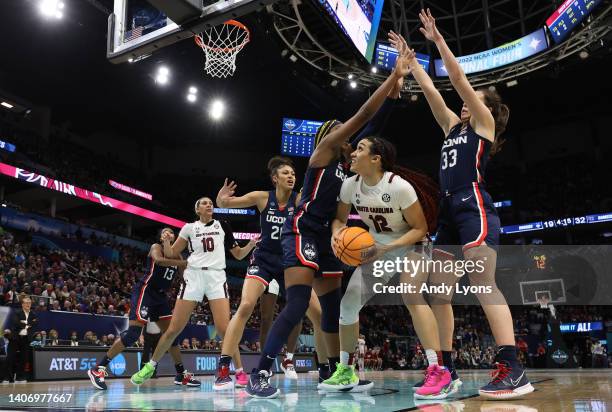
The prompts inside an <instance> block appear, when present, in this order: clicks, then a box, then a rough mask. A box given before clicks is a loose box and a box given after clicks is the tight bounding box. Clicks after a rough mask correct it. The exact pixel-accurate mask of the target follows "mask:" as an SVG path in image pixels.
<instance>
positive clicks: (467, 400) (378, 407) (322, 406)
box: [0, 369, 612, 412]
mask: <svg viewBox="0 0 612 412" xmlns="http://www.w3.org/2000/svg"><path fill="white" fill-rule="evenodd" d="M421 376H422V375H421V373H417V372H413V371H384V372H368V373H366V374H365V377H366V378H368V379H371V380H373V381H374V382H375V386H374V388H373V389H372V390H371V391H370V392H369V393H366V394H351V393H341V394H320V393H318V392H317V390H316V382H317V375H316V374H300V375H299V379H298V380H297V381H290V380H286V379H285V377H284V376H283V375H278V376H275V377H273V378H272V381H273V383H274V384H276V385H278V386H279V388H280V389H281V390H282V394H281V396H280V397H279V398H278V399H273V400H259V399H251V398H249V397H248V395H247V394H246V393H244V391H243V390H242V389H237V390H236V391H234V392H213V390H212V383H213V377H212V376H203V377H201V379H202V387H201V388H183V387H178V386H175V385H174V384H173V383H172V381H173V379H172V378H169V377H162V378H158V379H153V380H151V381H150V382H147V383H146V384H144V385H142V386H141V387H136V386H134V385H132V384H131V383H130V381H129V380H128V379H108V380H107V383H108V391H105V392H103V391H98V390H96V389H94V388H93V387H92V386H91V384H90V382H89V380H79V381H76V380H73V381H48V382H32V383H26V384H9V385H1V386H0V409H1V410H10V409H25V410H86V411H111V410H124V411H146V410H152V411H161V410H174V411H252V412H260V411H261V412H263V411H266V412H267V411H295V412H298V411H308V412H315V411H326V412H333V411H338V412H362V411H363V412H366V411H367V412H377V411H424V412H471V411H478V412H549V411H563V412H565V411H580V412H583V411H584V412H587V411H592V412H606V411H612V369H603V370H569V371H561V370H538V371H534V370H532V371H529V372H528V376H529V378H530V379H531V382H532V383H533V384H534V387H535V388H536V391H535V392H534V393H532V394H530V395H527V396H526V397H525V398H523V399H520V400H515V401H485V400H483V399H482V398H480V397H478V395H477V391H478V387H479V386H481V385H482V384H484V383H486V382H487V381H488V371H462V372H461V373H460V376H461V379H462V380H463V382H464V384H463V387H462V390H461V392H460V393H459V394H458V396H456V397H454V398H452V399H448V400H446V401H442V402H433V401H429V402H419V401H417V402H418V403H417V404H415V401H414V399H413V392H412V384H413V383H415V382H416V381H417V380H419V379H420V378H421ZM19 394H21V396H19V397H17V395H19ZM23 394H25V395H26V398H27V395H28V394H32V395H35V394H39V401H38V402H34V401H28V400H27V399H23V398H24V396H23ZM43 394H58V395H61V394H66V396H65V401H66V402H65V403H54V402H53V401H51V402H48V398H49V397H48V396H47V397H46V398H45V399H44V400H41V399H40V397H41V396H42V395H43ZM67 395H72V396H71V397H70V400H69V401H68V400H67V398H68V396H67ZM17 398H19V400H22V401H16V399H17Z"/></svg>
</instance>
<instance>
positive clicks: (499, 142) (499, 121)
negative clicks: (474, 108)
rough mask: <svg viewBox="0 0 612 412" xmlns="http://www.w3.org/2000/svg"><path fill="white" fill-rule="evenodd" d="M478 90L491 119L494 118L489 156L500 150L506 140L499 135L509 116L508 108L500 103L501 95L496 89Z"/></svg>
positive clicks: (504, 128)
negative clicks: (482, 96)
mask: <svg viewBox="0 0 612 412" xmlns="http://www.w3.org/2000/svg"><path fill="white" fill-rule="evenodd" d="M480 92H482V94H483V95H484V98H485V101H484V103H485V105H486V106H487V107H489V108H490V109H491V114H492V115H493V119H495V141H494V142H493V146H492V147H491V151H490V156H493V155H495V154H496V153H498V152H499V151H500V150H501V148H502V146H503V145H504V143H505V142H506V139H503V138H502V137H501V135H502V134H503V133H504V132H505V131H506V126H507V125H508V119H509V118H510V109H509V108H508V106H506V105H505V104H503V103H502V99H501V96H500V95H499V93H497V91H495V90H490V89H480Z"/></svg>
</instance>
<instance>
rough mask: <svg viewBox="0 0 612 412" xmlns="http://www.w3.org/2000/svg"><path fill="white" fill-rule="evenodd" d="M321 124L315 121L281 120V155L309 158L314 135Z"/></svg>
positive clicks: (312, 148)
mask: <svg viewBox="0 0 612 412" xmlns="http://www.w3.org/2000/svg"><path fill="white" fill-rule="evenodd" d="M322 124H323V122H320V121H316V120H301V119H290V118H284V119H283V128H282V137H281V153H282V154H285V155H289V156H303V157H310V155H311V154H312V152H313V150H314V141H315V134H316V133H317V130H319V127H321V125H322Z"/></svg>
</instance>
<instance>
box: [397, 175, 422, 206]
mask: <svg viewBox="0 0 612 412" xmlns="http://www.w3.org/2000/svg"><path fill="white" fill-rule="evenodd" d="M396 180H397V183H396V182H395V181H394V182H393V184H394V189H395V190H394V192H395V193H396V195H395V196H396V199H398V203H399V207H400V209H406V208H408V207H410V206H412V205H413V204H414V202H416V201H417V200H419V198H418V196H417V194H416V191H415V190H414V187H412V185H411V184H410V183H408V182H407V181H405V180H404V179H396Z"/></svg>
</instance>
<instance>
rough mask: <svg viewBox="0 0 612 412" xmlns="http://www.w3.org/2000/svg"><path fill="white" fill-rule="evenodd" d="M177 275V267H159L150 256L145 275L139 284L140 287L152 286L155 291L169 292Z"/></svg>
mask: <svg viewBox="0 0 612 412" xmlns="http://www.w3.org/2000/svg"><path fill="white" fill-rule="evenodd" d="M177 273H178V268H177V267H176V266H168V267H162V266H157V265H156V264H155V261H154V260H153V258H152V257H150V256H149V257H148V259H147V268H146V269H145V274H144V276H143V277H141V278H140V280H139V281H138V283H139V284H140V285H148V286H151V288H153V289H154V290H168V289H170V286H171V285H172V280H174V277H175V276H176V274H177Z"/></svg>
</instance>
